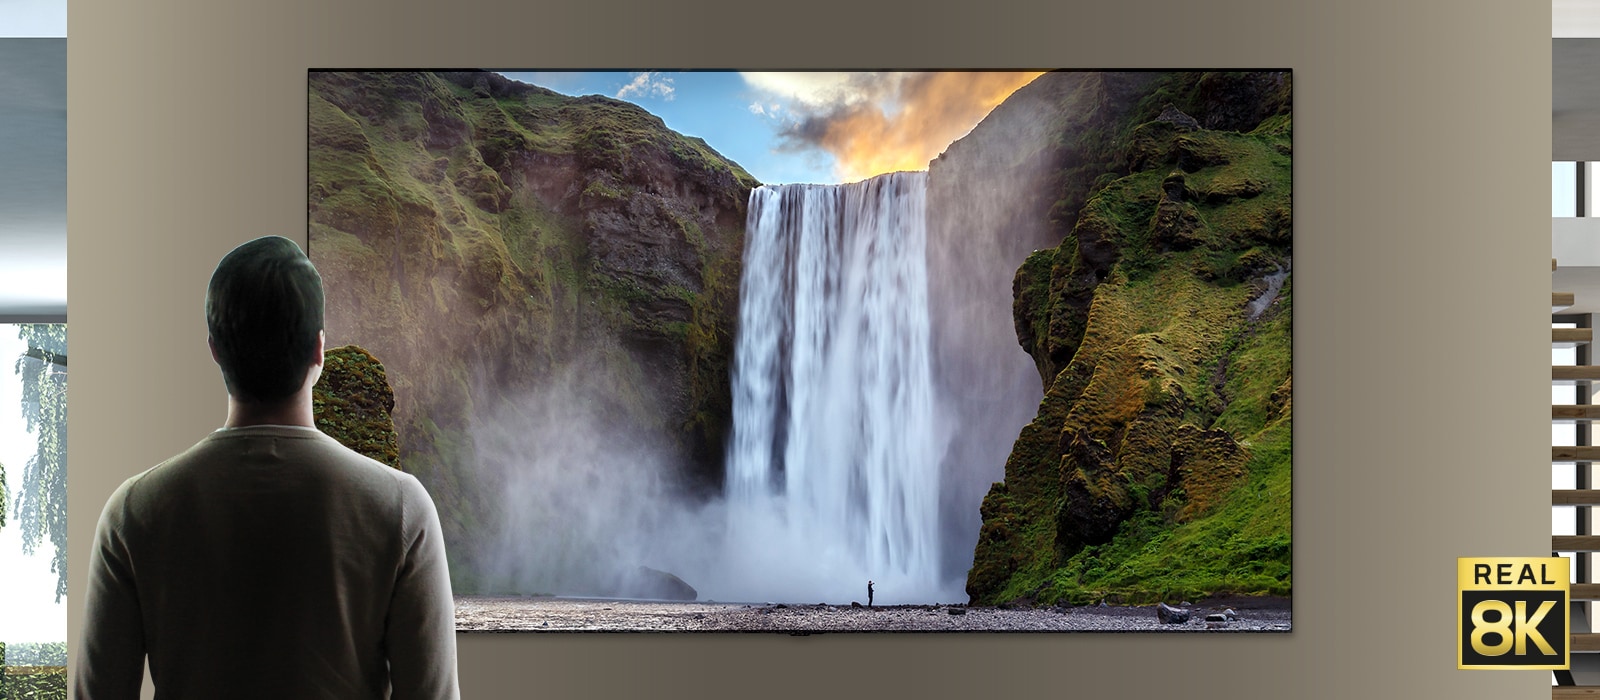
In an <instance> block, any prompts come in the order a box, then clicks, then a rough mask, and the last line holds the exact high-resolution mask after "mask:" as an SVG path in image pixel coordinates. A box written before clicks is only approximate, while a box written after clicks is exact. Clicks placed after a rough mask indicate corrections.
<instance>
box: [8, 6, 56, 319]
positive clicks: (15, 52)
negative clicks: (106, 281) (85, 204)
mask: <svg viewBox="0 0 1600 700" xmlns="http://www.w3.org/2000/svg"><path fill="white" fill-rule="evenodd" d="M66 313H67V40H66V39H64V38H9V39H0V317H33V316H45V317H49V316H57V317H64V316H66Z"/></svg>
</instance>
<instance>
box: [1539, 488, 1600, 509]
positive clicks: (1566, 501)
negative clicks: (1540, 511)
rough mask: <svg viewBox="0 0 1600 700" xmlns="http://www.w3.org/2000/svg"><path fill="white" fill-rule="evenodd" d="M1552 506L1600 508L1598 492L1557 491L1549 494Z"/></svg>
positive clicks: (1599, 492)
mask: <svg viewBox="0 0 1600 700" xmlns="http://www.w3.org/2000/svg"><path fill="white" fill-rule="evenodd" d="M1550 505H1552V506H1600V490H1595V489H1581V490H1580V489H1558V490H1554V491H1551V492H1550Z"/></svg>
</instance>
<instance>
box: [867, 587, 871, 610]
mask: <svg viewBox="0 0 1600 700" xmlns="http://www.w3.org/2000/svg"><path fill="white" fill-rule="evenodd" d="M867 607H869V608H870V607H872V581H867Z"/></svg>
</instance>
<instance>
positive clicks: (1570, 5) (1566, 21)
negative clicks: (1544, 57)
mask: <svg viewBox="0 0 1600 700" xmlns="http://www.w3.org/2000/svg"><path fill="white" fill-rule="evenodd" d="M1550 36H1551V37H1554V38H1557V39H1570V38H1581V37H1600V0H1551V3H1550Z"/></svg>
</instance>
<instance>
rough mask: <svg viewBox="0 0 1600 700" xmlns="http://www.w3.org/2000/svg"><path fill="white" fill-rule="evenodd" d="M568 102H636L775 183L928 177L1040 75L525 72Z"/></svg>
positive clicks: (519, 75)
mask: <svg viewBox="0 0 1600 700" xmlns="http://www.w3.org/2000/svg"><path fill="white" fill-rule="evenodd" d="M502 73H503V74H504V75H506V76H508V77H510V78H512V79H514V80H519V81H522V82H525V83H532V84H534V85H539V86H541V87H545V88H549V89H551V90H554V91H556V92H560V93H563V94H567V95H574V96H576V95H595V94H598V95H606V96H609V97H615V98H618V99H623V100H628V101H630V102H633V103H634V104H637V105H639V106H640V107H643V108H645V109H646V110H649V111H650V112H651V113H653V114H655V115H657V116H659V117H661V119H662V121H664V122H666V124H667V126H668V127H669V128H671V129H673V130H675V131H678V132H680V133H683V134H687V135H690V136H698V137H700V138H702V139H705V140H706V142H707V143H709V144H711V147H712V148H715V149H717V151H718V152H720V153H721V154H722V155H724V156H726V157H727V158H729V159H731V160H733V161H734V162H736V163H738V164H739V165H742V166H744V168H745V170H747V171H749V172H750V174H751V175H754V176H755V177H756V179H758V180H760V181H761V182H763V183H766V184H778V183H791V182H815V183H838V182H850V181H854V180H858V179H861V178H865V177H870V176H872V175H877V174H881V173H885V172H892V171H894V170H922V169H926V168H927V165H928V161H930V160H932V159H933V158H934V157H935V156H937V155H938V154H939V153H941V152H943V151H944V149H945V147H947V146H949V145H950V142H951V141H953V140H955V139H958V138H960V137H961V136H964V135H966V133H967V132H968V131H970V130H971V129H972V127H973V126H974V125H976V124H977V123H978V122H979V121H980V120H982V118H983V117H984V116H985V115H987V114H988V113H989V110H991V109H993V108H994V106H995V105H996V104H999V103H1000V102H1001V101H1002V100H1004V99H1005V97H1007V96H1009V95H1010V94H1011V93H1012V92H1013V91H1015V90H1016V89H1017V88H1018V87H1020V86H1021V85H1024V84H1026V83H1027V82H1028V81H1030V80H1032V79H1033V77H1034V76H1036V75H1037V73H977V72H964V73H825V72H791V73H751V72H733V71H690V72H682V71H676V72H674V71H667V72H654V71H615V72H513V71H502Z"/></svg>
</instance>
